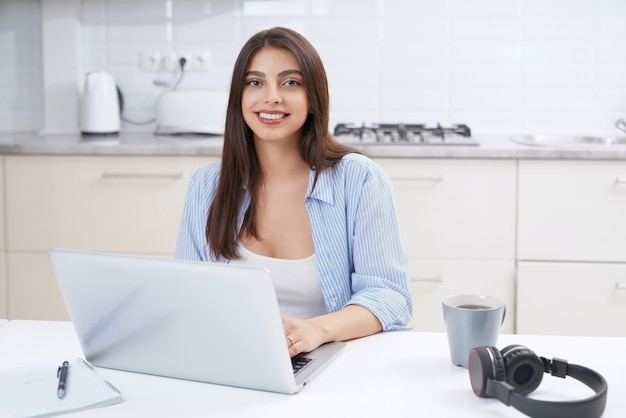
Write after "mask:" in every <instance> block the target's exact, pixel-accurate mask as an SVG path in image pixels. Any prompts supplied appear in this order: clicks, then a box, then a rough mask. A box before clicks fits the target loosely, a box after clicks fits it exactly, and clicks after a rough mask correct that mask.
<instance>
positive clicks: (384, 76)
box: [0, 0, 626, 132]
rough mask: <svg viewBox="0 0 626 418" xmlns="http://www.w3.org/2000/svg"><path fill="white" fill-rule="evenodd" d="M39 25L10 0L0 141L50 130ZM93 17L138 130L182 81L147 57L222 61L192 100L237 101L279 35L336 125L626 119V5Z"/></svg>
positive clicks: (131, 3) (90, 4) (549, 126)
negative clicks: (295, 50)
mask: <svg viewBox="0 0 626 418" xmlns="http://www.w3.org/2000/svg"><path fill="white" fill-rule="evenodd" d="M39 18H40V8H39V0H0V93H1V94H0V130H17V129H22V130H24V129H32V130H36V129H37V128H38V127H39V126H40V124H41V120H42V115H41V111H42V110H41V105H40V103H41V100H40V97H41V94H42V92H41V81H40V78H41V69H40V63H41V58H40V55H41V42H40V39H39V37H40V28H39V25H38V19H39ZM81 19H82V23H83V31H82V42H83V43H82V53H83V64H84V71H89V70H92V69H106V70H108V71H110V72H112V73H113V74H114V76H115V77H116V79H117V81H118V84H119V85H120V88H121V89H122V91H123V92H124V94H125V98H126V114H127V116H128V117H130V118H132V119H135V120H142V119H143V120H146V119H149V118H150V117H152V115H153V108H154V107H153V106H154V101H155V98H156V97H157V96H158V94H159V93H160V91H161V90H160V89H159V88H157V87H155V86H154V84H153V81H154V80H155V79H163V80H169V79H170V75H169V74H155V73H143V72H141V71H140V70H139V68H138V59H139V53H140V52H141V51H151V50H176V49H179V50H189V49H209V50H210V51H211V60H212V69H211V71H210V72H208V73H187V75H186V76H185V79H184V80H183V83H182V84H181V86H180V88H185V89H186V88H207V89H227V88H228V83H229V78H230V72H231V70H232V65H233V62H234V60H235V57H236V55H237V53H238V52H239V48H240V47H241V45H242V44H243V43H244V42H245V41H246V39H247V38H248V37H249V36H250V35H251V34H253V33H255V32H256V31H258V30H260V29H264V28H267V27H270V26H275V25H284V26H289V27H291V28H294V29H296V30H298V31H301V32H302V33H303V34H304V35H305V36H307V37H308V38H309V39H310V40H311V41H312V42H313V44H314V45H315V46H316V47H317V49H318V51H319V53H320V55H321V56H322V58H323V59H324V62H325V65H326V69H327V71H328V75H329V80H330V87H331V112H332V114H331V124H334V123H337V122H359V123H360V122H378V121H380V122H383V121H387V122H398V121H403V122H425V123H437V122H441V123H444V124H445V123H454V122H456V123H467V124H469V125H470V126H472V128H473V129H474V131H475V132H493V131H539V130H540V131H551V132H561V131H563V132H571V131H572V130H576V131H578V132H580V131H611V132H613V131H614V128H613V127H612V124H613V122H614V121H615V120H616V119H617V118H619V117H626V53H625V52H624V51H626V1H624V0H437V1H433V0H342V1H337V0H83V8H82V16H81ZM124 129H127V130H130V129H148V130H150V129H153V126H150V125H148V126H147V127H145V128H136V127H131V126H129V125H125V127H124Z"/></svg>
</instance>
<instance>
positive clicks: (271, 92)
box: [265, 87, 283, 103]
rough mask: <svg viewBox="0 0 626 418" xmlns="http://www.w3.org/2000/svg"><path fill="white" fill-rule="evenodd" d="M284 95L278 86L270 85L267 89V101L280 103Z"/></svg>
mask: <svg viewBox="0 0 626 418" xmlns="http://www.w3.org/2000/svg"><path fill="white" fill-rule="evenodd" d="M282 100H283V97H282V96H281V94H280V91H279V90H278V88H277V87H270V88H269V89H268V91H267V97H266V99H265V103H280V102H282Z"/></svg>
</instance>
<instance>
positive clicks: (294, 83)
mask: <svg viewBox="0 0 626 418" xmlns="http://www.w3.org/2000/svg"><path fill="white" fill-rule="evenodd" d="M284 84H285V85H286V86H299V85H300V84H301V83H300V81H298V80H295V79H289V80H286V81H285V83H284Z"/></svg>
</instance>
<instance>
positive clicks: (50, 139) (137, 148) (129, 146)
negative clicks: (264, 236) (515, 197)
mask: <svg viewBox="0 0 626 418" xmlns="http://www.w3.org/2000/svg"><path fill="white" fill-rule="evenodd" d="M474 137H475V138H476V139H477V140H478V141H479V143H480V145H477V146H469V145H468V146H454V145H450V146H446V145H400V144H379V145H376V144H371V145H370V144H358V143H354V144H350V145H353V146H355V147H356V148H358V149H360V150H361V151H363V152H364V153H366V154H367V155H369V156H370V157H372V158H487V159H574V160H585V159H588V160H626V146H615V145H613V146H595V147H587V148H548V147H539V146H524V145H518V144H516V143H513V142H512V141H510V140H509V137H508V136H507V135H493V134H491V135H475V136H474ZM222 142H223V138H222V137H203V136H155V135H152V134H150V133H124V134H121V135H119V136H114V137H81V136H80V135H40V134H36V133H32V134H29V133H16V134H9V133H4V134H0V154H4V155H136V156H141V155H143V156H148V155H172V156H201V155H209V156H219V155H220V154H221V152H222Z"/></svg>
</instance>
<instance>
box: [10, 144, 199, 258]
mask: <svg viewBox="0 0 626 418" xmlns="http://www.w3.org/2000/svg"><path fill="white" fill-rule="evenodd" d="M208 162H209V159H207V158H203V157H195V158H194V157H120V156H115V157H102V156H8V157H6V176H7V178H6V184H7V190H6V197H7V207H6V211H7V213H6V216H7V249H8V250H9V251H10V252H15V251H42V250H45V251H47V250H48V249H49V248H52V247H69V248H80V249H86V250H95V251H116V252H127V253H154V254H173V252H174V248H175V244H176V237H177V234H178V227H179V224H180V217H181V214H182V208H183V204H184V199H185V193H186V190H187V184H188V181H189V177H190V175H191V173H192V172H193V170H194V169H195V168H197V167H199V166H201V165H203V164H207V163H208Z"/></svg>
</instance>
